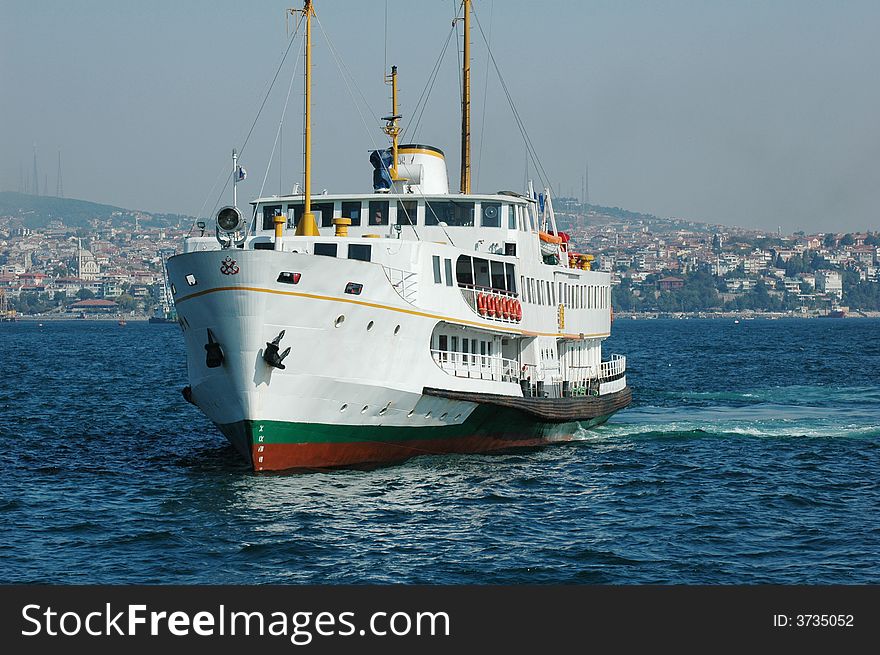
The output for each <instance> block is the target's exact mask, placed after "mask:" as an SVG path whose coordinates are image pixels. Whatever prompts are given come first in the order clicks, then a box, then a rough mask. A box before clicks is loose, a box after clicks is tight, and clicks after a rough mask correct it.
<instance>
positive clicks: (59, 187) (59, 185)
mask: <svg viewBox="0 0 880 655" xmlns="http://www.w3.org/2000/svg"><path fill="white" fill-rule="evenodd" d="M56 180H57V182H56V184H55V195H56V196H58V197H59V198H63V197H64V182H62V180H61V148H58V174H57V175H56Z"/></svg>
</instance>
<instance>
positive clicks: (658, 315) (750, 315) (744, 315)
mask: <svg viewBox="0 0 880 655" xmlns="http://www.w3.org/2000/svg"><path fill="white" fill-rule="evenodd" d="M670 318H674V319H690V318H701V319H738V320H752V319H763V320H776V319H781V318H803V319H814V318H837V319H838V320H843V319H851V318H862V319H864V318H880V312H875V311H866V312H861V311H853V312H847V314H846V316H841V317H831V316H827V315H825V314H803V313H800V312H754V311H749V312H711V311H699V312H614V320H617V319H626V320H654V319H670Z"/></svg>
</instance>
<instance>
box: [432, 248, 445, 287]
mask: <svg viewBox="0 0 880 655" xmlns="http://www.w3.org/2000/svg"><path fill="white" fill-rule="evenodd" d="M431 259H432V260H433V262H434V284H440V283H441V282H443V280H442V279H440V256H439V255H434V256H433V257H432V258H431Z"/></svg>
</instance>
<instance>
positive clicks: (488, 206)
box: [480, 202, 501, 227]
mask: <svg viewBox="0 0 880 655" xmlns="http://www.w3.org/2000/svg"><path fill="white" fill-rule="evenodd" d="M480 212H481V213H482V215H483V219H482V221H481V224H482V226H483V227H501V203H500V202H484V203H482V205H481V206H480Z"/></svg>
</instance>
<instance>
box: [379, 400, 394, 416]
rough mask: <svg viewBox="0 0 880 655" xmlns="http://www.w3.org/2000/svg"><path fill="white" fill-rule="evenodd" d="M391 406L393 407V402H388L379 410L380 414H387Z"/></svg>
mask: <svg viewBox="0 0 880 655" xmlns="http://www.w3.org/2000/svg"><path fill="white" fill-rule="evenodd" d="M389 407H391V403H388V404H387V405H385V407H383V408H382V409H380V410H379V416H385V414H387V413H388V408H389Z"/></svg>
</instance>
